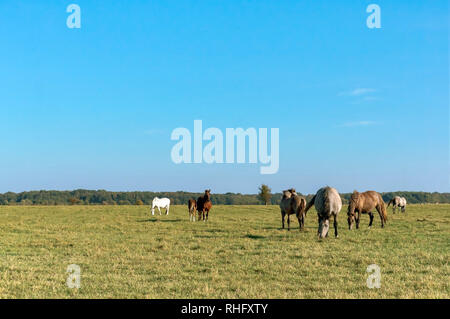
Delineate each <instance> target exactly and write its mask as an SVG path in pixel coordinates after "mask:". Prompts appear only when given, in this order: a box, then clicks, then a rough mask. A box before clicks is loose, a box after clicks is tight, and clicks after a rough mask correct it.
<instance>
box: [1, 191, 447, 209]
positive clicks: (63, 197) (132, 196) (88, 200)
mask: <svg viewBox="0 0 450 319" xmlns="http://www.w3.org/2000/svg"><path fill="white" fill-rule="evenodd" d="M381 194H382V196H383V199H384V201H385V202H386V203H387V202H388V201H389V200H390V199H391V198H393V197H394V196H396V195H398V196H403V197H405V198H406V200H407V201H408V203H409V204H416V203H450V193H425V192H388V193H381ZM200 195H201V194H200V193H187V192H181V191H179V192H110V191H105V190H83V189H79V190H74V191H30V192H23V193H12V192H8V193H4V194H0V205H151V202H152V200H153V198H154V197H155V196H158V197H168V198H170V200H171V203H172V204H175V205H180V204H181V205H184V204H187V201H188V200H189V199H190V198H197V197H198V196H200ZM350 195H351V194H350V193H345V194H341V197H342V200H343V202H344V204H345V203H347V202H348V199H349V198H350ZM303 196H305V197H306V199H307V200H309V199H311V198H312V196H313V195H303ZM280 199H281V194H280V193H278V194H272V198H271V200H270V202H271V203H272V204H274V205H277V204H279V203H280ZM211 200H212V202H213V204H216V205H262V204H263V202H262V200H261V199H259V197H258V195H257V194H254V195H253V194H239V193H237V194H236V193H226V194H212V195H211Z"/></svg>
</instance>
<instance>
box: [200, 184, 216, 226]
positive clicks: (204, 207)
mask: <svg viewBox="0 0 450 319" xmlns="http://www.w3.org/2000/svg"><path fill="white" fill-rule="evenodd" d="M211 208H212V202H211V190H210V189H207V190H205V195H203V196H200V197H199V198H198V199H197V211H198V220H201V217H202V216H203V221H205V220H208V215H209V211H210V210H211ZM205 214H206V219H205Z"/></svg>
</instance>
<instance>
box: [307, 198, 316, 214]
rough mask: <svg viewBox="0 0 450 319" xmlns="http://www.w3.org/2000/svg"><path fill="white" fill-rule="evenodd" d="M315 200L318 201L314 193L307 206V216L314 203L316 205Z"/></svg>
mask: <svg viewBox="0 0 450 319" xmlns="http://www.w3.org/2000/svg"><path fill="white" fill-rule="evenodd" d="M315 201H316V195H314V196H313V198H311V200H310V201H309V203H308V205H306V207H305V216H306V213H307V212H308V210H309V209H310V208H311V207H312V205H314V202H315ZM305 202H306V201H305Z"/></svg>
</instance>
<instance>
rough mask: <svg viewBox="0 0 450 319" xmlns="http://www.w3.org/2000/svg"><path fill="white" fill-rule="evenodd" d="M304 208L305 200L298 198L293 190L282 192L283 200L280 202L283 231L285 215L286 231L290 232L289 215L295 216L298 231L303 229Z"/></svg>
mask: <svg viewBox="0 0 450 319" xmlns="http://www.w3.org/2000/svg"><path fill="white" fill-rule="evenodd" d="M305 206H306V199H305V198H304V197H302V196H299V195H298V194H297V192H296V191H295V189H293V188H291V189H289V190H287V191H283V198H281V202H280V210H281V222H282V227H283V229H284V217H285V216H286V215H287V223H288V230H291V220H290V215H292V214H295V216H296V217H297V219H298V224H299V228H300V230H302V229H303V228H304V227H305V216H306V215H305Z"/></svg>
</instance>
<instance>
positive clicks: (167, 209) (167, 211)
mask: <svg viewBox="0 0 450 319" xmlns="http://www.w3.org/2000/svg"><path fill="white" fill-rule="evenodd" d="M166 215H169V205H167V207H166Z"/></svg>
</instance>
